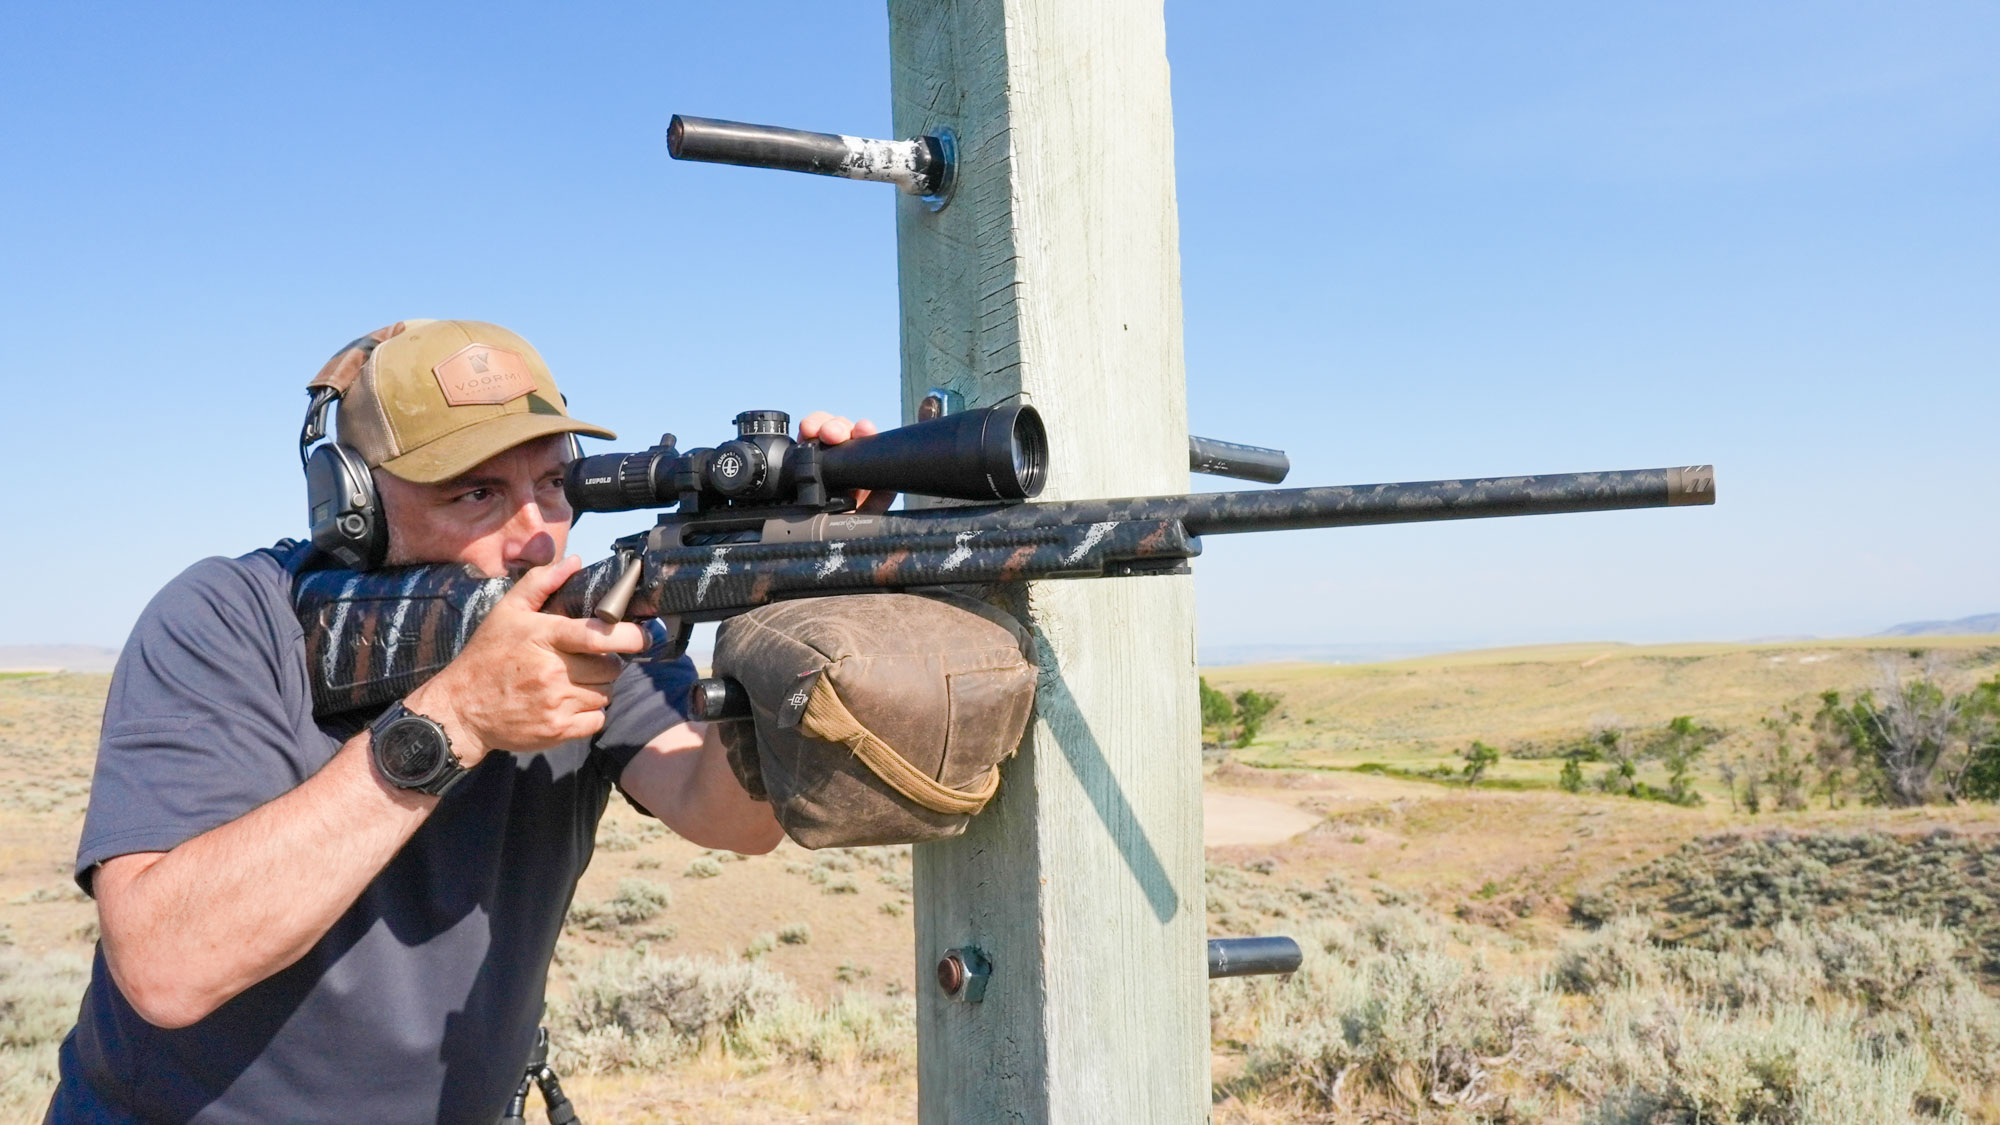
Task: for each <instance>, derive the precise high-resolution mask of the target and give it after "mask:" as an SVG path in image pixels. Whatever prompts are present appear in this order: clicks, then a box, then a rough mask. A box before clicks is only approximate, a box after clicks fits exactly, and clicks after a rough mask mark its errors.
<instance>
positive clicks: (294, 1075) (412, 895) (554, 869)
mask: <svg viewBox="0 0 2000 1125" xmlns="http://www.w3.org/2000/svg"><path fill="white" fill-rule="evenodd" d="M284 546H286V545H281V548H283V547H284ZM286 561H288V560H287V557H286V552H285V551H284V550H282V549H274V550H271V551H258V552H254V553H252V554H249V555H246V556H244V557H242V558H240V559H219V558H218V559H208V560H205V561H203V562H200V563H196V564H195V565H194V566H193V567H191V568H189V569H188V570H187V571H186V572H185V573H183V574H182V575H180V576H179V577H178V578H176V579H174V580H173V581H172V582H171V583H169V584H168V585H167V587H166V588H165V589H164V590H162V591H161V592H160V593H159V595H158V596H157V597H155V598H154V599H153V602H152V604H151V605H149V606H147V608H146V611H145V613H144V614H143V615H142V616H141V618H140V620H139V623H138V625H137V626H136V627H135V628H134V629H133V631H132V637H131V639H130V640H129V641H128V642H127V643H126V646H125V651H124V654H123V655H122V656H121V657H120V658H119V661H118V668H117V671H116V673H115V674H114V675H113V677H112V681H111V691H110V696H109V698H108V699H107V700H106V703H105V708H104V732H103V738H102V742H101V743H100V744H99V748H98V754H97V767H96V774H95V776H94V778H93V779H92V782H91V792H90V808H89V812H88V813H87V814H86V816H85V818H84V827H83V839H82V842H81V843H80V844H79V846H78V850H77V859H76V871H77V879H78V881H79V882H80V883H82V884H83V886H84V888H85V889H86V890H88V889H89V880H90V874H91V871H92V869H93V868H94V867H95V866H96V865H97V864H99V863H102V862H104V861H105V860H107V859H110V858H112V857H114V856H119V855H125V854H128V853H132V852H157V851H166V850H169V849H171V848H173V847H175V846H176V845H178V844H181V843H183V842H185V841H187V840H189V839H192V838H193V837H195V836H198V835H200V834H202V833H203V832H207V831H208V830H210V829H212V828H216V827H218V826H220V825H223V824H226V823H229V822H230V821H233V820H236V819H237V818H239V817H241V816H243V815H244V814H245V813H248V812H249V811H251V810H252V809H255V808H257V807H258V806H259V805H262V804H264V803H265V802H267V801H270V800H271V799H273V798H275V797H278V796H280V795H282V794H284V793H286V792H288V791H289V790H291V789H292V788H294V787H295V786H297V785H299V784H300V783H301V782H303V781H305V780H306V779H307V778H308V777H311V776H312V775H313V774H314V773H315V772H317V771H318V770H319V769H320V767H322V766H324V765H325V764H326V763H327V761H328V760H330V759H331V758H332V757H333V755H334V752H335V751H336V750H338V749H339V748H340V745H341V743H342V742H344V741H345V740H346V739H347V738H349V737H351V736H352V735H353V734H354V733H355V732H356V731H358V730H359V729H360V727H361V725H362V720H360V719H353V720H349V721H348V722H346V723H343V724H340V725H338V726H334V725H328V726H322V725H320V724H318V723H315V722H314V720H313V715H312V692H311V690H310V687H309V685H308V682H307V679H306V662H305V648H304V637H303V634H302V632H301V630H300V627H299V623H298V620H297V619H296V618H295V617H294V616H293V615H292V609H291V579H290V576H289V575H288V573H287V571H286V568H285V562H286ZM693 679H694V670H693V665H692V664H690V663H689V662H688V661H686V660H681V661H677V662H675V663H671V664H637V663H635V664H631V665H628V666H627V667H626V669H625V671H624V673H623V674H622V675H621V676H620V678H619V680H618V682H617V684H616V685H615V686H614V688H613V690H612V702H611V705H610V707H609V708H608V709H607V711H606V724H605V729H604V730H603V731H602V732H601V733H600V734H599V735H598V736H597V737H596V738H594V739H591V740H589V741H588V742H586V741H582V740H578V741H575V742H570V743H566V744H564V745H562V746H559V747H557V748H556V749H554V750H550V751H548V752H546V753H541V754H522V755H513V754H504V753H496V754H492V755H489V756H488V757H487V758H486V760H485V761H483V762H481V763H480V764H479V766H478V767H477V768H475V769H474V770H473V772H472V775H471V776H470V777H468V778H466V779H465V780H464V781H462V782H460V783H459V785H458V787H457V788H455V789H453V790H452V791H451V792H450V793H449V794H447V795H446V796H445V797H444V798H443V799H442V800H441V801H439V802H438V806H437V808H436V809H435V810H434V811H433V812H432V813H431V816H430V818H429V819H428V820H426V821H425V822H424V824H423V825H422V826H421V827H420V828H418V829H417V831H416V834H415V835H413V836H412V837H411V838H410V840H409V841H408V842H407V843H405V844H404V845H403V848H402V850H401V851H399V852H398V853H397V854H396V856H395V858H394V859H393V860H391V861H390V862H389V865H388V866H387V867H386V868H384V869H383V871H382V873H381V874H380V875H378V876H377V877H376V878H375V880H374V881H373V882H372V883H370V884H369V885H368V887H367V889H366V890H364V891H363V892H362V894H361V897H360V899H359V900H357V901H356V902H355V903H354V905H353V906H352V907H350V908H349V909H348V911H347V912H346V913H345V914H343V915H342V916H341V918H340V920H339V921H337V922H335V923H334V925H333V928H332V930H330V931H329V932H328V933H327V934H326V936H325V937H323V938H321V939H320V941H319V942H318V944H316V945H314V946H313V948H312V949H311V951H310V952H308V953H307V954H306V955H305V956H304V957H303V958H301V959H300V960H299V961H298V962H297V963H296V964H294V965H292V966H290V967H289V968H286V969H284V970H283V971H281V972H279V973H277V974H276V975H275V976H272V977H270V978H269V979H267V980H264V981H262V982H260V983H258V984H256V985H254V986H252V987H251V988H249V989H247V990H245V991H244V992H243V993H242V994H241V995H239V996H236V997H235V998H233V999H231V1000H230V1001H229V1002H227V1003H226V1004H224V1005H222V1007H220V1008H218V1009H217V1010H216V1011H215V1012H214V1013H212V1014H211V1015H209V1016H208V1017H207V1018H205V1019H203V1020H201V1021H199V1022H198V1023H195V1024H194V1025H192V1026H190V1027H186V1028H181V1029H177V1030H166V1029H162V1028H158V1027H154V1026H153V1025H151V1024H149V1023H147V1022H146V1021H145V1020H143V1019H141V1018H140V1017H139V1015H138V1014H137V1013H136V1012H135V1011H133V1009H132V1007H131V1005H130V1004H128V1003H127V1002H126V1000H125V998H124V996H123V995H122V994H121V993H120V992H119V991H118V987H117V985H116V984H115V983H114V982H113V981H112V979H111V974H110V973H109V971H108V970H107V969H106V967H105V962H104V954H103V950H102V948H101V946H100V948H99V951H98V954H97V957H96V959H95V963H94V964H93V966H92V969H91V979H90V985H89V987H88V989H87V990H86V991H85V992H84V996H83V1004H82V1009H81V1011H80V1012H79V1014H78V1016H77V1025H76V1029H75V1030H74V1031H72V1032H71V1033H70V1035H69V1037H68V1038H67V1039H65V1040H64V1041H63V1044H62V1051H61V1074H62V1077H61V1081H60V1084H59V1086H58V1088H57V1090H56V1094H55V1099H54V1101H53V1103H52V1104H51V1105H50V1108H49V1119H50V1120H52V1121H62V1122H68V1121H88V1122H121V1123H123V1122H182V1121H201V1122H217V1123H224V1122H227V1123H238V1122H241V1123H246V1125H248V1123H257V1125H264V1123H269V1122H278V1121H284V1122H312V1121H326V1122H339V1123H341V1125H349V1123H352V1122H356V1121H367V1122H384V1123H386V1122H419V1121H422V1122H429V1121H439V1122H469V1123H476V1125H492V1122H493V1121H494V1120H495V1119H496V1118H497V1117H498V1116H499V1115H500V1112H501V1110H502V1109H503V1108H504V1107H505V1105H506V1102H507V1099H508V1097H509V1096H511V1095H512V1093H513V1092H514V1088H515V1085H516V1084H517V1083H518V1082H519V1081H520V1079H521V1071H522V1067H523V1066H524V1065H525V1063H526V1061H527V1057H528V1051H529V1049H530V1047H531V1045H532V1043H533V1039H534V1034H535V1028H536V1025H537V1024H538V1022H539V1021H540V1018H541V1012H542V995H543V987H544V985H545V984H546V981H547V975H548V965H549V958H550V956H551V955H552V953H553V951H554V949H555V943H556V938H557V936H558V935H559V934H560V933H561V932H562V923H563V917H564V915H565V913H566V912H567V911H568V909H569V902H570V897H571V895H572V893H573V892H574V891H575V889H576V880H577V876H578V875H579V874H581V873H582V871H583V869H584V866H585V865H586V864H587V863H589V862H590V854H591V848H592V846H593V842H594V840H595V837H596V830H597V822H598V818H599V817H600V816H601V815H602V814H603V812H604V807H605V803H606V802H607V801H608V799H609V797H610V793H611V789H612V787H613V784H614V783H615V781H616V779H617V777H618V775H619V774H620V773H621V772H623V770H624V768H625V766H626V765H627V764H628V763H629V762H630V761H631V760H632V758H633V756H634V755H636V754H637V753H638V751H639V749H640V748H641V747H643V746H644V745H645V744H646V743H647V742H648V741H649V740H651V739H652V738H653V736H655V735H657V734H659V733H660V732H661V731H663V730H666V729H667V728H669V727H671V726H673V725H674V724H676V723H679V722H681V721H682V712H683V710H684V708H685V701H686V694H687V690H688V686H689V685H690V684H691V683H692V682H693ZM329 846H334V845H333V843H332V842H331V841H329Z"/></svg>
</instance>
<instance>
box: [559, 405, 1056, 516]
mask: <svg viewBox="0 0 2000 1125" xmlns="http://www.w3.org/2000/svg"><path fill="white" fill-rule="evenodd" d="M790 429H791V418H790V417H789V416H788V415H786V414H785V413H784V412H783V411H778V410H746V411H744V412H743V413H741V414H738V415H737V416H736V438H735V440H733V441H726V442H723V443H722V444H721V445H718V446H716V447H715V448H713V449H691V450H689V451H687V452H686V453H682V452H680V451H679V450H677V449H676V448H675V447H674V438H673V435H672V434H668V435H666V436H664V437H662V438H661V439H660V444H658V445H656V446H654V447H653V448H651V449H647V450H643V451H641V452H638V453H600V454H598V455H596V456H593V457H580V458H578V459H577V460H575V461H572V462H570V466H569V469H568V471H567V473H566V474H565V475H564V478H563V491H564V492H565V493H566V494H567V495H568V497H569V504H570V508H571V509H572V510H573V511H576V512H626V511H632V510H634V509H637V508H660V507H666V506H668V505H672V504H684V503H685V501H687V500H688V499H690V498H693V499H695V501H696V503H695V505H694V507H696V508H699V509H709V508H713V507H738V508H748V507H768V506H774V505H786V504H810V505H820V504H823V503H825V501H826V497H827V494H829V493H835V492H851V491H854V490H857V489H869V490H886V491H891V492H905V493H916V494H918V495H922V496H938V497H943V498H946V499H951V500H985V501H992V500H1026V499H1029V498H1031V497H1033V496H1035V495H1037V494H1039V493H1040V492H1041V491H1042V484H1043V482H1044V481H1045V480H1046V479H1047V477H1048V459H1049V441H1048V434H1047V432H1046V431H1045V430H1044V429H1043V428H1042V419H1041V415H1039V414H1037V413H1035V408H1034V407H1032V406H1028V405H1027V404H1025V403H1009V404H1007V405H1003V406H989V407H986V408H984V409H980V410H967V411H963V412H961V413H956V414H947V415H945V416H944V417H942V418H934V419H932V420H930V421H928V422H918V423H916V424H914V425H909V426H901V427H898V428H896V429H893V430H886V431H884V432H882V433H879V434H874V435H872V436H869V437H858V438H853V439H850V440H848V441H846V442H843V443H841V444H839V445H830V446H822V445H820V444H819V443H818V442H804V443H800V442H795V441H793V440H792V439H791V437H790ZM686 510H688V509H687V508H686V507H683V511H686Z"/></svg>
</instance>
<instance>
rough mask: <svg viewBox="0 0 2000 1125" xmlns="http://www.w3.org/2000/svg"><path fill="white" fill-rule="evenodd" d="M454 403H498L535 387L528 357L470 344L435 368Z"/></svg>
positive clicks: (440, 385) (449, 401) (446, 396)
mask: <svg viewBox="0 0 2000 1125" xmlns="http://www.w3.org/2000/svg"><path fill="white" fill-rule="evenodd" d="M431 373H432V374H434V375H436V376H437V381H438V389H439V390H441V391H443V392H444V401H445V402H446V403H447V404H449V405H451V406H497V405H499V404H500V403H503V402H512V401H514V400H515V399H517V398H520V397H521V396H522V395H524V394H527V393H528V392H530V391H532V390H534V389H535V377H534V375H533V374H531V373H530V372H529V371H528V364H527V361H526V360H524V359H522V358H521V357H520V356H519V355H518V354H516V353H514V352H510V351H508V350H507V349H506V348H496V347H493V346H492V345H490V344H467V345H465V346H464V347H462V348H460V349H458V350H457V351H455V352H453V353H451V355H450V356H448V357H446V358H445V361H444V362H443V363H440V364H438V365H437V366H436V367H433V368H431Z"/></svg>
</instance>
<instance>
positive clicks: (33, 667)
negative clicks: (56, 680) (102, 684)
mask: <svg viewBox="0 0 2000 1125" xmlns="http://www.w3.org/2000/svg"><path fill="white" fill-rule="evenodd" d="M116 663H118V650H117V649H115V648H103V647H101V646H98V645H0V672H51V671H56V670H58V669H60V670H61V671H64V672H109V671H111V666H112V665H114V664H116Z"/></svg>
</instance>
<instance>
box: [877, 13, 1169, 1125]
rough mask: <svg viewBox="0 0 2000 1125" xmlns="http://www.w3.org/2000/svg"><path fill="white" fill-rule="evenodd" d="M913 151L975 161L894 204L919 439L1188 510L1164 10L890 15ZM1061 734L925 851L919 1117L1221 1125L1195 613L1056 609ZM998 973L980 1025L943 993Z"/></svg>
mask: <svg viewBox="0 0 2000 1125" xmlns="http://www.w3.org/2000/svg"><path fill="white" fill-rule="evenodd" d="M889 13H890V36H891V60H892V67H893V71H894V98H895V129H896V135H897V136H914V135H917V134H921V133H927V132H934V131H936V130H937V129H939V128H941V127H945V126H949V127H950V128H952V129H953V130H954V131H955V133H956V134H957V137H958V142H959V151H960V156H961V161H962V163H961V166H960V169H959V180H958V188H957V191H956V193H955V195H954V197H953V199H952V201H951V202H950V204H949V205H948V206H947V207H945V208H944V209H943V210H942V211H938V212H931V211H929V210H926V209H925V208H924V206H923V205H922V204H921V203H919V202H918V201H916V200H913V199H899V200H898V201H897V207H898V211H897V241H898V251H899V263H900V272H901V281H900V286H901V293H902V329H903V331H902V339H903V355H902V361H903V391H904V413H905V418H906V419H908V418H910V417H911V416H912V414H913V411H914V408H915V404H916V402H917V400H918V399H919V398H920V397H921V396H922V394H923V392H924V391H925V389H926V388H928V387H932V386H945V387H950V388H952V389H955V390H957V391H959V392H961V393H962V394H963V395H964V396H965V398H966V401H967V402H968V404H971V405H983V404H987V403H992V402H997V401H1001V400H1003V399H1005V398H1007V397H1009V396H1011V395H1015V394H1020V395H1024V396H1025V397H1027V399H1028V400H1029V401H1031V402H1033V403H1034V404H1035V405H1036V406H1037V407H1038V408H1039V409H1040V410H1041V411H1042V414H1043V417H1044V419H1045V420H1046V421H1047V423H1048V428H1049V436H1050V445H1051V457H1052V462H1053V472H1052V474H1051V478H1050V484H1049V488H1048V490H1047V492H1045V493H1044V498H1045V499H1071V498H1077V497H1092V496H1120V495H1144V494H1149V493H1161V492H1180V491H1185V490H1186V487H1187V452H1186V450H1187V420H1186V395H1185V377H1184V370H1183V364H1182V351H1181V306H1180V256H1179V248H1178V220H1177V218H1176V214H1175V203H1174V188H1173V132H1172V119H1171V114H1170V100H1169V90H1168V75H1167V63H1166V43H1165V26H1164V19H1163V13H1162V10H1161V4H1160V3H1159V2H1158V0H1139V2H1130V3H1127V2H1090V3H1083V2H1078V0H977V2H960V3H948V2H940V0H891V2H890V5H889ZM1025 608H1026V610H1027V613H1028V616H1029V618H1030V619H1031V621H1032V622H1033V624H1034V626H1035V628H1036V631H1037V633H1038V635H1039V636H1040V638H1041V642H1042V663H1043V676H1042V682H1041V695H1040V702H1039V705H1038V718H1037V721H1036V723H1035V725H1034V727H1033V728H1032V730H1031V731H1030V734H1029V737H1028V739H1027V741H1026V743H1025V745H1024V746H1023V749H1022V752H1021V755H1020V757H1019V758H1017V759H1015V760H1014V761H1012V762H1010V763H1009V764H1008V766H1007V767H1006V769H1005V772H1004V781H1003V784H1002V788H1001V792H1000V796H999V798H998V799H996V801H995V803H994V805H993V806H992V807H991V808H990V809H989V810H988V811H987V812H986V813H985V814H984V815H982V816H981V817H980V818H979V819H978V820H976V821H975V822H974V824H973V826H972V830H971V831H970V832H969V833H968V834H967V835H966V836H965V837H963V838H962V839H959V840H955V841H949V842H946V843H942V844H933V845H926V846H924V847H920V848H919V849H917V861H916V896H917V897H916V916H917V923H916V924H917V960H918V969H919V981H920V985H921V988H920V995H919V1003H918V1012H919V1016H918V1020H919V1025H918V1026H919V1033H920V1040H919V1068H920V1072H921V1083H922V1091H921V1095H920V1100H921V1106H922V1119H923V1120H924V1121H926V1122H947V1121H948V1122H978V1121H1051V1122H1066V1121H1078V1122H1082V1121H1120V1122H1128V1121H1144V1122H1149V1123H1151V1122H1191V1121H1200V1120H1204V1119H1206V1117H1207V1110H1208V1052H1207V992H1206V986H1205V983H1204V981H1205V962H1204V960H1203V943H1202V939H1203V937H1204V936H1205V932H1204V905H1205V904H1204V900H1203V892H1202V878H1201V876H1202V853H1201V778H1200V767H1199V754H1198V752H1197V747H1198V743H1199V728H1198V718H1197V715H1196V710H1195V690H1194V678H1195V665H1194V618H1193V609H1194V606H1193V591H1192V588H1191V586H1190V584H1189V580H1188V579H1186V578H1181V577H1149V578H1128V579H1113V580H1107V581H1102V582H1084V583H1046V584H1042V585H1040V586H1036V587H1034V588H1032V589H1030V590H1028V591H1027V592H1026V594H1025ZM966 944H971V945H976V946H978V947H979V948H981V949H982V950H984V951H985V952H986V953H987V954H988V955H989V956H990V957H991V958H992V959H993V962H994V975H993V978H992V984H991V987H990V989H989V991H988V992H987V994H986V998H985V1000H984V1002H983V1003H980V1004H977V1005H973V1004H963V1003H956V1002H953V1001H950V1000H947V999H944V998H943V997H942V996H941V995H940V994H939V992H938V991H937V989H936V988H935V986H934V985H933V984H932V983H931V980H932V976H931V969H932V967H933V966H934V965H935V964H936V961H937V959H938V957H939V956H941V955H942V954H943V953H944V952H945V950H947V949H949V948H951V947H954V946H960V945H966Z"/></svg>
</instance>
